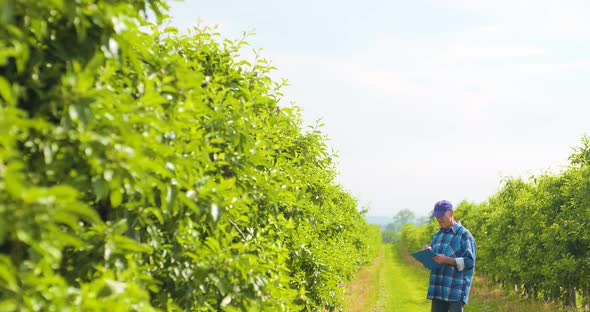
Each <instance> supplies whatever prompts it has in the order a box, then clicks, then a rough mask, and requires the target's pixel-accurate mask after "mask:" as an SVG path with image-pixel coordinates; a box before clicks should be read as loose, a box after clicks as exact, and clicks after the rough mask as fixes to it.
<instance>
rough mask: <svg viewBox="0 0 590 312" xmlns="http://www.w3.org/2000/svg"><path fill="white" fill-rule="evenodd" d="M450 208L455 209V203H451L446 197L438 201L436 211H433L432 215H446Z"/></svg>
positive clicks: (437, 216) (435, 206)
mask: <svg viewBox="0 0 590 312" xmlns="http://www.w3.org/2000/svg"><path fill="white" fill-rule="evenodd" d="M449 210H453V204H451V202H450V201H448V200H444V199H443V200H440V201H437V202H436V204H434V211H433V212H432V217H436V218H439V217H442V215H444V214H445V212H447V211H449Z"/></svg>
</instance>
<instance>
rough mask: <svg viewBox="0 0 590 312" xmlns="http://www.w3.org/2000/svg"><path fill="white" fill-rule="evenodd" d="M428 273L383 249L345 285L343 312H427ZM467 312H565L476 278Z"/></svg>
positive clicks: (386, 247) (395, 252)
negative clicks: (528, 299) (516, 295)
mask: <svg viewBox="0 0 590 312" xmlns="http://www.w3.org/2000/svg"><path fill="white" fill-rule="evenodd" d="M429 275H430V272H429V271H428V270H427V269H425V268H424V267H422V266H420V265H419V264H418V262H416V261H415V260H414V259H413V258H412V257H411V256H409V255H408V253H407V252H402V251H401V250H400V248H399V247H398V246H394V245H382V247H381V250H380V252H379V254H378V256H377V257H376V258H375V260H374V261H373V263H371V264H370V265H366V266H364V267H363V268H362V269H361V270H360V271H359V272H358V273H357V274H356V276H355V279H354V280H353V282H351V283H350V284H348V285H346V287H345V288H346V291H345V298H344V311H347V312H348V311H352V312H396V311H398V312H405V311H409V312H413V311H430V300H428V299H426V292H427V289H428V277H429ZM465 311H469V312H540V311H582V310H581V309H580V310H564V309H562V308H561V307H559V306H558V305H555V304H547V303H543V302H531V301H526V300H522V299H520V298H516V297H515V296H511V295H509V294H507V293H506V292H505V291H503V290H501V289H498V288H497V287H494V286H492V285H490V284H489V283H487V281H486V280H485V279H484V278H482V277H481V276H477V275H476V276H475V277H474V280H473V285H472V289H471V294H470V295H469V304H468V305H466V306H465Z"/></svg>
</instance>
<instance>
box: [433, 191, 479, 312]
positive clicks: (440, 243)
mask: <svg viewBox="0 0 590 312" xmlns="http://www.w3.org/2000/svg"><path fill="white" fill-rule="evenodd" d="M454 212H455V211H454V210H453V205H452V204H451V202H449V201H447V200H441V201H439V202H437V203H436V204H435V205H434V211H433V212H432V217H434V218H436V220H437V221H438V224H439V225H440V230H438V231H437V232H436V233H435V234H434V236H433V237H432V243H431V244H430V246H427V247H426V248H430V249H432V250H433V251H434V253H436V254H437V255H436V256H435V257H433V258H432V259H433V260H434V261H435V262H436V263H443V264H444V265H443V266H442V267H441V268H438V269H434V270H432V271H431V273H430V284H429V286H428V295H427V298H428V299H431V300H432V305H431V311H432V312H462V311H463V305H464V304H467V300H468V297H469V290H470V289H471V281H472V279H473V269H474V265H475V239H474V238H473V236H472V235H471V233H469V231H468V230H467V229H466V228H464V227H463V226H462V225H461V222H458V221H455V218H454Z"/></svg>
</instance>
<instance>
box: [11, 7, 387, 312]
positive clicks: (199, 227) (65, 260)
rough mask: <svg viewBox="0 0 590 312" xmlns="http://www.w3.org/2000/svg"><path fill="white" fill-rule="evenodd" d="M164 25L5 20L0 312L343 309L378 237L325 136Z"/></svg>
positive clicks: (122, 19) (255, 71) (100, 13)
mask: <svg viewBox="0 0 590 312" xmlns="http://www.w3.org/2000/svg"><path fill="white" fill-rule="evenodd" d="M166 9H167V8H166V4H165V3H164V2H162V1H160V0H149V1H145V0H136V1H129V0H127V1H121V0H117V1H113V0H79V1H70V0H9V1H3V2H1V3H0V12H1V13H0V310H2V311H23V310H26V311H78V310H80V309H82V310H84V311H102V310H105V309H108V310H113V311H130V310H131V311H152V310H169V311H179V310H184V311H219V310H226V311H246V310H247V311H253V310H272V311H287V310H312V311H319V310H324V309H327V310H336V309H338V308H339V307H340V306H341V297H342V286H341V285H342V283H343V282H344V281H347V280H349V279H350V277H351V276H352V273H353V272H355V271H356V270H357V269H358V267H359V265H361V264H362V263H364V262H366V261H368V260H369V259H370V258H371V257H372V256H374V253H375V250H376V244H378V239H379V238H380V236H379V232H378V230H377V231H376V230H375V229H372V228H370V227H368V225H367V224H366V222H365V220H364V217H363V213H362V212H360V211H359V210H358V207H357V202H356V200H355V199H354V198H353V197H351V195H350V194H349V193H348V192H346V191H345V190H343V188H342V187H341V186H340V185H339V184H337V183H336V182H335V176H336V170H335V167H334V163H333V159H334V155H333V154H332V153H330V152H329V151H328V148H327V146H326V138H325V136H324V135H323V134H322V133H321V132H320V131H319V130H318V129H317V128H315V127H311V128H307V129H304V128H303V127H302V122H301V117H300V113H299V109H298V108H297V107H296V106H283V105H279V102H280V100H281V96H282V94H281V86H282V85H283V84H284V83H283V82H276V81H273V80H271V79H270V78H269V76H268V73H269V71H270V70H272V69H273V68H272V66H270V64H269V63H268V62H266V61H265V60H263V59H260V58H257V59H256V60H255V61H254V62H251V63H250V62H247V61H245V60H241V59H240V56H239V52H240V51H241V48H243V46H244V45H246V43H245V42H244V41H243V40H233V41H232V40H228V39H223V38H222V37H220V36H219V35H218V34H216V33H215V32H214V31H213V30H210V29H202V28H195V29H194V30H192V32H191V33H189V34H188V35H181V34H179V33H178V32H177V30H176V29H174V28H166V29H164V30H162V29H161V28H162V27H160V23H161V22H162V21H163V20H164V19H165V17H166V16H165V12H166ZM147 15H153V16H155V19H156V20H157V22H155V23H150V22H147V21H146V18H145V16H147ZM368 233H369V234H370V235H369V234H368Z"/></svg>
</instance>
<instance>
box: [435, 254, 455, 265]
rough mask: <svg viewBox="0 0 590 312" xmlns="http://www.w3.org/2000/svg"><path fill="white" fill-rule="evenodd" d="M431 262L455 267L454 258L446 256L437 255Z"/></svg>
mask: <svg viewBox="0 0 590 312" xmlns="http://www.w3.org/2000/svg"><path fill="white" fill-rule="evenodd" d="M432 260H434V262H436V263H446V264H448V265H452V266H456V265H457V261H455V258H451V257H447V256H445V255H441V254H438V255H436V256H434V257H432Z"/></svg>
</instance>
